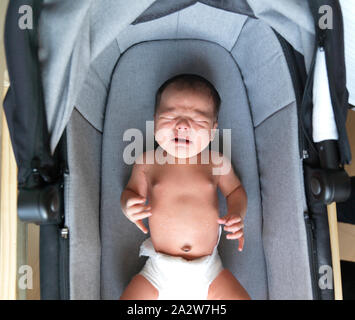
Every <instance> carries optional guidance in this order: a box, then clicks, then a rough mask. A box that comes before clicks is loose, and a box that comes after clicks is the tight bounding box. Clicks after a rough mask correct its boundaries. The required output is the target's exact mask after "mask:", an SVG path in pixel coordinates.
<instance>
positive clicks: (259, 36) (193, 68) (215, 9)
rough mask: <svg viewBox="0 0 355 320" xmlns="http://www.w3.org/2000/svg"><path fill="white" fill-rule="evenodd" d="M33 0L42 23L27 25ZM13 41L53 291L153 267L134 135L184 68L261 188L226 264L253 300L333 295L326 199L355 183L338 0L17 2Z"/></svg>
mask: <svg viewBox="0 0 355 320" xmlns="http://www.w3.org/2000/svg"><path fill="white" fill-rule="evenodd" d="M322 5H327V6H328V7H329V6H330V7H331V8H332V18H333V24H332V29H328V28H326V26H325V28H323V27H322V26H320V24H319V21H320V18H321V16H322V15H320V13H319V8H320V7H321V6H322ZM20 6H27V7H25V8H30V9H31V11H32V12H33V28H32V29H31V28H28V29H26V28H25V29H21V28H19V27H18V17H19V13H18V12H19V7H20ZM5 45H6V56H7V64H8V68H9V76H10V83H11V87H10V89H9V91H8V94H7V96H6V98H5V102H4V106H5V114H6V118H7V122H8V126H9V130H10V135H11V140H12V144H13V148H14V153H15V158H16V162H17V165H18V188H19V197H18V214H19V216H20V218H21V219H22V220H24V221H27V222H32V223H36V224H39V225H40V286H41V298H42V299H118V298H119V297H120V295H121V293H122V292H123V289H124V288H125V287H126V286H127V284H128V283H129V281H130V279H131V278H132V277H133V276H134V275H135V274H136V273H138V272H139V271H140V270H141V268H142V267H143V265H144V262H145V259H146V258H143V257H141V258H139V257H138V250H139V245H140V244H141V243H142V242H143V241H144V239H145V238H146V237H147V236H146V235H143V234H142V233H140V232H139V231H138V230H137V228H136V227H135V226H134V225H133V224H132V223H131V222H130V221H128V219H127V218H126V217H125V216H124V215H123V214H122V212H121V209H120V195H121V192H122V190H123V188H124V186H125V185H126V183H127V181H128V178H129V175H130V172H131V168H132V164H129V163H124V161H123V157H122V154H123V152H124V150H125V147H126V146H127V145H128V144H129V143H130V142H131V141H130V139H131V138H132V137H130V138H128V139H124V138H123V137H124V134H125V132H127V130H129V129H131V128H135V129H138V130H140V132H144V134H145V135H148V132H147V130H146V121H150V120H153V111H154V110H153V108H154V95H155V92H156V90H157V89H158V88H159V87H160V85H161V84H162V83H163V82H165V80H167V79H168V78H170V77H172V76H174V75H177V74H181V73H193V74H198V75H201V76H203V77H205V78H206V79H208V80H209V81H210V82H211V83H213V84H214V86H215V87H216V89H217V90H218V92H219V94H220V96H221V99H222V104H221V111H220V115H219V128H220V129H231V132H232V137H231V161H232V163H233V166H234V167H235V170H236V173H237V174H238V176H239V177H240V179H241V181H242V183H243V186H244V188H245V190H246V192H247V195H248V212H247V216H246V219H245V248H244V250H243V252H241V253H239V252H238V253H237V252H236V250H235V244H234V243H232V242H228V241H227V240H226V239H225V236H222V237H221V242H220V244H219V253H220V256H221V258H222V261H223V264H224V266H225V267H226V268H228V269H229V270H230V271H231V272H232V273H233V274H234V275H235V276H236V277H237V279H238V280H239V281H240V283H241V284H242V285H243V287H244V288H246V290H247V291H248V293H249V295H250V296H251V298H252V299H334V288H333V286H332V285H325V286H321V285H319V283H320V282H321V278H322V277H323V278H324V268H323V267H324V266H332V253H331V249H330V236H329V228H328V219H327V214H326V212H327V204H330V203H333V202H342V201H346V200H348V199H349V196H350V192H351V184H350V178H349V177H348V176H347V174H346V173H345V171H344V165H345V164H348V163H349V162H350V160H351V154H350V148H349V144H348V139H347V135H346V129H345V121H346V116H347V110H348V108H349V106H348V92H347V89H346V83H345V62H344V43H343V26H342V15H341V9H340V6H339V3H338V2H337V1H336V0H310V1H306V0H303V1H300V0H297V1H296V0H289V1H281V0H277V1H276V0H273V1H266V0H235V1H232V0H225V1H216V0H200V1H196V0H181V1H172V0H156V1H154V0H139V1H138V0H135V1H121V0H106V1H96V0H86V1H58V0H43V1H41V0H15V1H14V0H12V1H10V3H9V7H8V12H7V19H6V33H5ZM322 57H323V58H322ZM322 61H323V64H324V66H323V69H322ZM317 65H318V67H317ZM319 68H320V69H319ZM318 69H319V70H323V73H324V74H323V76H319V72H318V71H317V70H318ZM327 80H328V81H327ZM324 81H325V83H326V84H327V86H328V83H329V103H328V104H329V105H330V110H331V116H330V117H333V122H332V124H331V125H327V127H332V130H330V131H332V132H331V133H330V136H324V135H322V134H319V133H317V134H315V133H314V132H315V130H317V128H315V127H319V126H320V125H321V124H324V123H323V120H322V118H319V117H320V116H322V115H324V114H328V113H329V112H328V111H329V108H328V109H327V110H328V111H327V112H326V111H325V110H326V108H325V106H324V105H321V106H320V107H321V109H320V111H319V109H318V111H317V110H316V105H319V103H318V102H317V101H318V100H319V99H320V98H321V97H322V95H323V92H321V93H322V94H319V90H318V89H315V88H318V87H321V88H322V83H323V84H324ZM317 99H318V100H317ZM322 101H323V100H322ZM325 104H326V103H325ZM322 108H323V109H322ZM315 114H317V116H316V115H315ZM322 128H323V127H322ZM322 128H321V129H322ZM148 131H149V130H148ZM220 131H221V130H220ZM320 131H322V130H320ZM315 137H317V138H315ZM319 137H321V138H319ZM146 148H149V145H148V142H147V143H145V145H144V150H146ZM219 206H220V212H221V215H222V213H223V212H226V203H225V200H224V199H223V197H222V196H221V194H219Z"/></svg>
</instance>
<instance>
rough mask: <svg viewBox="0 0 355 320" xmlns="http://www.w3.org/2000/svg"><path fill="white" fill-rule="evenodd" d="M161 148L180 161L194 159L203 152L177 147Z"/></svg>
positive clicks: (162, 146)
mask: <svg viewBox="0 0 355 320" xmlns="http://www.w3.org/2000/svg"><path fill="white" fill-rule="evenodd" d="M160 147H161V148H162V149H163V150H164V151H166V152H167V153H168V154H169V155H170V156H172V157H174V158H178V159H189V158H192V157H195V156H197V155H198V154H199V153H201V152H202V150H199V148H193V147H189V148H185V147H176V146H171V145H169V146H164V145H160Z"/></svg>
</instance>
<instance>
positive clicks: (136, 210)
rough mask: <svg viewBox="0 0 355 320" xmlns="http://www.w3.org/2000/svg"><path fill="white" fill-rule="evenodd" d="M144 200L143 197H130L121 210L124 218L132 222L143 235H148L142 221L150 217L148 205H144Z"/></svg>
mask: <svg viewBox="0 0 355 320" xmlns="http://www.w3.org/2000/svg"><path fill="white" fill-rule="evenodd" d="M145 201H146V198H144V197H139V196H138V197H131V198H129V199H128V200H127V202H126V205H125V206H124V208H122V211H123V213H124V214H125V216H126V217H127V218H128V219H129V220H130V221H132V222H133V223H134V224H135V225H136V226H137V227H138V228H139V229H141V230H142V232H144V233H148V230H147V228H146V227H145V225H144V223H143V221H142V219H144V218H148V217H149V216H151V215H152V212H151V211H150V210H151V209H152V208H151V206H150V205H144V203H145Z"/></svg>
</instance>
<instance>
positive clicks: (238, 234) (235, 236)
mask: <svg viewBox="0 0 355 320" xmlns="http://www.w3.org/2000/svg"><path fill="white" fill-rule="evenodd" d="M243 234H244V232H243V229H242V230H240V231H237V232H234V233H232V234H227V239H231V240H235V239H239V238H240V237H242V236H243Z"/></svg>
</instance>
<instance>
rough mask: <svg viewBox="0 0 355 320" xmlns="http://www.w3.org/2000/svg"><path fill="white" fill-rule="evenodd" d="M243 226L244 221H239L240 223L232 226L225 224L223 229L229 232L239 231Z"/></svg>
mask: <svg viewBox="0 0 355 320" xmlns="http://www.w3.org/2000/svg"><path fill="white" fill-rule="evenodd" d="M243 228H244V224H243V222H238V223H235V224H233V225H231V226H224V228H223V229H224V230H225V231H228V232H237V231H239V230H241V229H243Z"/></svg>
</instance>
